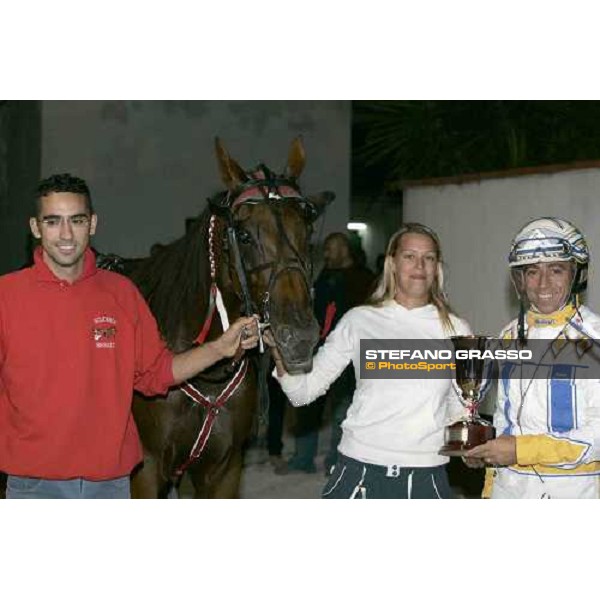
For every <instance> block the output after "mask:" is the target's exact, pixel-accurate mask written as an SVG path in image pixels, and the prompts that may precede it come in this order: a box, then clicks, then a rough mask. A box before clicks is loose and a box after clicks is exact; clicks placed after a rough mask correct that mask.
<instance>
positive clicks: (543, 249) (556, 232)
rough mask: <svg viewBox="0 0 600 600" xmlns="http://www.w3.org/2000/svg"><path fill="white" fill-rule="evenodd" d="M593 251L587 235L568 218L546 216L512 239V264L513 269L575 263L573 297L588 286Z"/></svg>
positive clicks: (510, 258)
mask: <svg viewBox="0 0 600 600" xmlns="http://www.w3.org/2000/svg"><path fill="white" fill-rule="evenodd" d="M589 260H590V252H589V249H588V245H587V242H586V241H585V238H584V237H583V234H582V233H581V231H579V229H577V227H575V225H573V224H572V223H570V222H569V221H567V220H566V219H558V218H554V217H543V218H541V219H534V220H533V221H529V223H527V224H526V225H524V226H523V227H522V228H521V229H520V230H519V232H518V233H517V235H515V237H514V238H513V240H512V243H511V248H510V253H509V255H508V264H509V266H510V268H511V270H512V269H515V268H518V267H523V266H526V265H532V264H536V263H548V262H564V261H572V262H574V263H575V265H576V269H575V276H574V277H573V282H572V284H571V295H574V294H579V293H580V292H583V291H584V290H585V288H586V286H587V266H588V262H589Z"/></svg>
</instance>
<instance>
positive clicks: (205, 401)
mask: <svg viewBox="0 0 600 600" xmlns="http://www.w3.org/2000/svg"><path fill="white" fill-rule="evenodd" d="M247 371H248V359H247V358H244V359H243V360H242V361H241V362H240V365H239V367H238V369H237V371H236V373H235V375H234V376H233V379H232V380H231V381H230V382H229V383H228V384H227V386H226V387H225V389H224V390H223V391H222V392H221V393H220V394H219V395H218V396H217V397H216V398H215V400H214V401H211V399H210V398H209V397H208V396H205V395H204V394H203V393H202V392H200V391H199V390H198V389H197V388H196V387H194V386H193V385H192V384H191V383H190V382H189V381H186V382H185V383H182V384H181V385H180V386H179V388H180V389H181V391H182V392H183V393H184V394H185V395H186V396H187V397H188V398H189V399H190V400H191V401H192V402H194V403H195V404H199V405H200V406H203V407H204V408H206V409H207V412H206V416H205V418H204V423H202V427H201V429H200V433H199V434H198V437H197V438H196V441H195V442H194V445H193V446H192V449H191V451H190V455H189V456H188V458H187V459H186V460H185V462H184V463H183V464H182V465H181V466H180V467H178V468H177V469H176V470H175V475H176V476H177V477H180V476H181V475H183V473H184V471H185V470H186V469H187V468H188V467H189V466H190V465H191V464H192V463H193V462H194V461H195V460H197V459H198V458H199V457H200V454H202V451H203V450H204V447H205V446H206V442H207V441H208V438H209V436H210V432H211V430H212V427H213V424H214V422H215V419H216V417H217V415H218V414H219V411H220V410H221V408H222V407H223V406H225V404H227V401H228V400H229V399H230V398H231V396H233V394H235V392H236V391H237V389H238V388H239V387H240V385H241V384H242V382H243V381H244V377H245V376H246V372H247Z"/></svg>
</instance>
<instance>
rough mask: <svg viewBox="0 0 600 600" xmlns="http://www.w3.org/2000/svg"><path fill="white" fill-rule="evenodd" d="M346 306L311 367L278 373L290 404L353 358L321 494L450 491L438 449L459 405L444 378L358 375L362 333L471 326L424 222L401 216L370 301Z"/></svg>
mask: <svg viewBox="0 0 600 600" xmlns="http://www.w3.org/2000/svg"><path fill="white" fill-rule="evenodd" d="M368 302H369V303H368V305H365V306H359V307H356V308H354V309H352V310H350V311H349V312H348V313H346V314H345V315H344V317H343V318H342V319H341V320H340V322H339V323H338V325H337V326H336V328H335V329H334V330H333V331H332V333H331V334H330V335H329V337H328V338H327V340H326V342H325V344H324V345H323V346H322V347H321V348H320V349H319V351H318V353H317V354H316V355H315V358H314V363H313V370H312V371H311V372H310V373H307V374H304V375H289V374H288V373H286V371H285V368H284V365H283V363H282V361H281V357H280V356H279V355H278V354H277V352H276V351H274V358H275V364H276V377H277V379H278V380H279V383H280V384H281V387H282V389H283V391H284V392H285V393H286V395H287V396H288V398H289V399H290V401H291V403H292V404H293V405H294V406H302V405H305V404H309V403H310V402H313V401H314V400H316V399H317V398H318V397H319V396H321V395H322V394H324V393H325V392H326V391H327V389H328V388H329V386H330V385H331V383H332V382H333V381H335V379H336V378H337V377H338V376H339V375H340V373H341V372H342V371H343V370H344V368H345V367H346V365H348V364H349V363H350V362H351V361H352V362H353V364H354V369H355V374H356V390H355V392H354V396H353V399H352V404H351V405H350V408H349V409H348V413H347V416H346V419H345V420H344V422H343V424H342V431H343V433H342V439H341V441H340V444H339V446H338V451H339V459H338V462H337V463H336V465H335V466H334V467H333V469H332V471H331V474H330V477H329V480H328V482H327V484H326V485H325V488H324V490H323V494H322V497H323V498H450V497H451V496H452V494H451V490H450V486H449V484H448V478H447V474H446V469H445V464H446V463H447V462H448V458H446V457H444V456H440V455H439V454H438V451H439V449H440V448H441V447H442V445H443V443H444V441H443V429H444V426H445V425H446V424H447V423H448V421H449V419H450V418H454V417H456V416H457V415H459V414H460V415H462V413H463V409H462V406H461V404H460V402H459V400H458V397H457V396H456V393H455V392H454V390H453V388H452V385H451V381H450V380H449V379H427V380H425V379H408V380H398V379H361V378H360V364H359V361H360V354H359V353H360V340H361V339H368V338H371V339H381V338H393V339H440V338H447V337H449V336H451V335H466V334H469V333H471V331H470V327H469V325H468V324H467V323H466V322H465V321H463V320H461V319H459V318H458V317H456V316H455V315H454V314H452V312H451V310H450V308H449V306H448V303H447V301H446V298H445V295H444V291H443V273H442V253H441V248H440V242H439V239H438V237H437V235H436V234H435V233H434V232H433V231H432V230H431V229H430V228H429V227H426V226H425V225H421V224H419V223H408V224H405V225H403V226H402V227H401V228H400V229H399V230H398V231H397V232H396V233H395V234H394V235H393V236H392V237H391V239H390V241H389V243H388V247H387V251H386V256H385V262H384V269H383V274H382V276H381V280H380V282H379V285H378V286H377V289H376V290H375V292H374V293H373V295H372V296H371V298H370V299H369V301H368Z"/></svg>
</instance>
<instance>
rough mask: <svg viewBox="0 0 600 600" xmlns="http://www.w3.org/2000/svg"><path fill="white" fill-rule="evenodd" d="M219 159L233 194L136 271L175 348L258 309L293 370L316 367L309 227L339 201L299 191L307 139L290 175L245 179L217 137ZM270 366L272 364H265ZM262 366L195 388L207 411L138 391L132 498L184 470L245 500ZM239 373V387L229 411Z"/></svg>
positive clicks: (227, 368)
mask: <svg viewBox="0 0 600 600" xmlns="http://www.w3.org/2000/svg"><path fill="white" fill-rule="evenodd" d="M216 154H217V160H218V164H219V169H220V172H221V176H222V179H223V182H224V184H225V186H226V188H227V191H226V192H223V193H220V194H218V195H216V196H215V197H213V198H212V199H211V200H210V201H209V208H208V209H207V210H206V211H205V212H204V213H203V214H202V215H201V216H200V217H199V218H198V219H197V220H196V221H195V222H194V223H193V224H192V226H191V227H190V229H189V231H188V233H187V234H186V235H185V237H183V238H181V239H180V240H178V241H176V242H173V243H172V244H170V245H167V246H163V247H159V248H157V249H156V251H155V252H153V254H152V256H150V257H148V258H146V259H143V260H142V261H141V262H137V263H136V264H135V265H134V268H133V271H132V272H131V273H130V274H129V275H130V277H131V278H132V279H133V281H134V282H135V283H136V284H137V285H138V287H139V288H140V290H141V291H142V293H143V294H144V296H145V297H146V299H147V301H148V304H149V305H150V308H151V309H152V311H153V313H154V315H155V317H156V319H157V321H158V324H159V327H160V330H161V333H162V335H163V337H164V339H165V340H166V341H167V344H168V345H169V347H170V348H171V349H172V350H174V351H175V352H179V351H182V350H185V349H187V348H190V347H191V346H192V345H193V344H194V343H196V342H197V340H198V334H199V332H200V331H201V330H203V329H205V330H206V331H208V335H207V337H206V340H210V339H213V338H215V337H217V336H218V335H219V334H220V333H221V332H222V331H223V327H224V325H223V323H226V322H227V321H232V320H234V319H236V318H237V317H238V316H240V314H252V313H254V314H259V315H260V317H261V322H262V324H263V325H266V323H268V324H269V325H270V327H271V330H272V332H273V334H274V338H275V340H276V342H277V345H278V348H279V350H280V352H281V354H282V357H283V360H284V362H285V364H286V367H287V369H288V371H289V372H291V373H294V372H302V371H308V370H310V368H311V367H312V353H313V349H314V346H315V345H316V343H317V339H318V325H317V322H316V320H315V318H314V316H313V312H312V300H311V276H312V273H311V261H310V251H309V248H310V244H309V241H310V234H311V228H312V222H313V221H314V219H315V218H316V217H317V216H318V215H319V214H320V212H321V211H322V210H323V209H324V207H325V205H326V204H327V203H328V202H329V201H331V200H332V199H333V194H331V193H324V194H321V195H320V196H317V197H313V198H310V199H308V198H306V197H304V196H303V195H302V193H301V191H300V188H299V186H298V183H297V178H298V177H299V175H300V173H301V172H302V170H303V167H304V163H305V155H304V149H303V147H302V143H301V141H300V140H299V139H296V140H295V141H294V142H292V145H291V149H290V152H289V157H288V164H287V167H286V170H285V172H284V174H282V175H276V174H274V173H273V172H272V171H271V170H270V169H268V168H267V167H266V166H265V165H259V166H258V167H256V168H255V169H253V170H251V171H249V172H245V171H244V170H243V169H242V168H241V167H240V166H239V165H238V164H237V163H236V162H235V161H234V160H233V159H232V158H231V157H230V156H229V154H228V153H227V151H226V150H225V148H224V147H223V145H222V144H221V143H220V142H219V140H218V139H217V140H216ZM217 289H218V290H219V293H217V292H216V290H217ZM221 298H222V302H221V301H220V300H221ZM214 304H216V305H217V306H218V307H219V308H220V310H213V312H212V315H213V318H212V321H210V320H208V319H207V314H209V312H210V308H211V307H212V306H213V305H214ZM223 309H225V310H223ZM224 313H226V314H224ZM203 326H204V327H203ZM225 326H226V325H225ZM256 354H258V352H257V353H256ZM254 358H256V357H254ZM262 362H263V365H264V367H267V366H268V359H267V360H263V361H262ZM258 363H259V361H258V360H253V359H252V357H251V358H250V360H249V361H248V362H246V360H245V359H241V360H240V361H237V362H236V363H235V364H232V363H231V361H224V362H222V363H218V364H217V365H215V366H214V367H212V368H210V369H208V370H207V371H205V372H203V373H202V374H200V375H199V376H198V377H196V378H195V379H194V380H193V381H191V382H190V384H191V386H193V388H195V389H197V390H199V391H200V392H201V393H202V394H204V396H206V397H207V398H208V400H209V402H210V406H209V407H206V406H202V405H200V404H198V403H196V402H194V401H192V400H190V397H189V389H188V393H187V394H186V393H184V391H182V389H179V388H177V389H173V390H172V391H171V392H170V393H169V394H168V396H167V397H158V398H154V399H151V400H149V399H148V398H144V397H141V396H137V395H135V396H134V401H133V413H134V417H135V420H136V423H137V426H138V429H139V432H140V436H141V439H142V443H143V446H144V463H143V466H142V467H141V468H140V469H139V470H138V471H137V472H136V473H135V474H134V477H133V481H132V495H133V497H137V498H157V497H166V495H167V494H168V492H169V490H170V488H171V487H172V485H173V484H175V485H177V483H178V481H179V475H180V474H181V466H182V465H184V464H185V465H186V466H188V469H187V472H188V474H189V475H190V478H191V481H192V483H193V486H194V490H195V497H197V498H234V497H236V496H237V495H238V488H239V482H240V475H241V469H242V458H243V447H244V444H245V443H246V442H247V441H248V439H249V437H250V435H251V432H252V427H253V424H254V420H255V417H256V415H257V406H258V401H257V396H258V394H257V388H258V380H259V377H258V371H259V369H258ZM235 376H237V379H238V380H240V379H241V383H240V384H239V387H237V388H236V389H235V392H234V393H233V394H232V395H231V397H230V398H229V399H227V400H226V402H225V403H223V404H222V406H221V405H220V404H221V402H222V398H223V396H227V393H226V391H227V390H228V389H229V387H228V386H232V384H231V381H232V378H234V377H235ZM242 376H243V379H242ZM215 403H216V404H219V405H220V407H219V408H218V409H217V408H216V404H215ZM207 417H208V421H207ZM213 418H214V421H213V425H212V431H211V433H210V435H209V436H208V438H207V441H206V445H205V446H204V449H203V450H202V452H201V454H200V456H199V458H197V460H193V461H192V460H191V459H190V451H191V449H192V447H194V446H195V444H196V448H198V444H199V440H200V438H202V436H201V435H200V432H201V430H203V427H204V429H206V428H208V424H209V423H210V422H211V420H212V419H213ZM204 433H205V432H204ZM203 435H204V434H203ZM202 439H204V438H202Z"/></svg>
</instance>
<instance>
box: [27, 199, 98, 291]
mask: <svg viewBox="0 0 600 600" xmlns="http://www.w3.org/2000/svg"><path fill="white" fill-rule="evenodd" d="M40 204H41V208H40V214H39V215H38V216H37V218H31V219H30V221H29V225H30V227H31V232H32V233H33V235H34V237H35V238H37V239H38V240H40V242H41V245H42V250H43V255H44V261H45V262H46V264H47V265H48V267H49V268H50V270H51V271H52V272H53V273H54V274H55V275H56V276H57V277H59V278H60V279H67V280H69V281H73V280H74V279H76V278H77V277H78V276H79V275H80V274H81V271H82V269H83V253H84V252H85V250H86V248H87V247H88V246H89V243H90V236H92V235H94V233H95V231H96V215H90V213H89V210H88V209H87V208H86V201H85V196H83V195H81V194H74V193H71V192H52V193H50V194H48V195H47V196H43V197H42V198H41V200H40Z"/></svg>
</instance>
